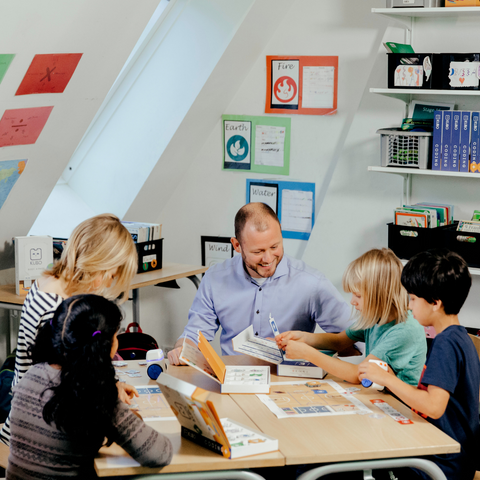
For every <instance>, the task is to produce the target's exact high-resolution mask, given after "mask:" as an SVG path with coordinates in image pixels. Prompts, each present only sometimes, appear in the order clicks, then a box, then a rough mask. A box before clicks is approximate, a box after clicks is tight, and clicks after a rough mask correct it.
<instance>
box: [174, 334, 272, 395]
mask: <svg viewBox="0 0 480 480" xmlns="http://www.w3.org/2000/svg"><path fill="white" fill-rule="evenodd" d="M180 360H181V361H182V362H184V363H186V364H187V365H190V366H191V367H193V368H195V369H196V370H198V371H200V372H202V373H203V374H205V375H207V376H209V377H210V378H211V379H213V380H215V382H217V383H219V384H220V392H221V393H270V367H267V366H260V365H225V363H223V361H222V359H221V358H220V357H219V356H218V355H217V353H216V352H215V350H214V349H213V347H212V346H211V345H210V343H208V340H207V339H206V338H205V337H204V336H203V334H202V332H200V331H199V332H198V349H196V348H195V347H192V346H191V345H189V344H188V343H187V342H185V341H184V342H183V349H182V353H181V354H180Z"/></svg>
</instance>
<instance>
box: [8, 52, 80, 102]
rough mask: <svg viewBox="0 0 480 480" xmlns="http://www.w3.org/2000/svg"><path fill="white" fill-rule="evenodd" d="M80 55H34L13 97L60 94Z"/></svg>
mask: <svg viewBox="0 0 480 480" xmlns="http://www.w3.org/2000/svg"><path fill="white" fill-rule="evenodd" d="M82 55H83V54H82V53H59V54H48V55H35V57H34V58H33V60H32V63H31V64H30V66H29V67H28V70H27V73H26V74H25V76H24V77H23V80H22V83H21V84H20V86H19V87H18V90H17V93H16V94H15V95H31V94H34V93H62V92H63V91H64V90H65V87H66V86H67V84H68V82H69V81H70V79H71V78H72V75H73V72H74V71H75V69H76V68H77V65H78V62H79V61H80V58H81V57H82Z"/></svg>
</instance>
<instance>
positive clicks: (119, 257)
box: [45, 213, 138, 303]
mask: <svg viewBox="0 0 480 480" xmlns="http://www.w3.org/2000/svg"><path fill="white" fill-rule="evenodd" d="M115 268H117V269H118V270H117V273H116V275H115V278H114V280H113V283H112V285H111V286H110V287H108V283H109V282H110V281H111V277H110V275H109V272H110V271H111V270H113V269H115ZM137 268H138V255H137V250H136V248H135V244H134V243H133V240H132V236H131V235H130V233H129V232H128V230H127V229H126V228H125V227H124V226H123V225H122V223H121V222H120V219H119V218H118V217H116V216H115V215H112V214H110V213H104V214H101V215H97V216H95V217H92V218H89V219H88V220H85V221H84V222H82V223H81V224H80V225H78V226H77V227H76V228H75V230H74V231H73V232H72V235H71V236H70V238H69V239H68V242H67V245H66V246H65V249H64V250H63V252H62V257H61V258H60V260H59V261H58V262H57V263H56V264H55V265H54V266H53V268H52V269H51V270H47V271H46V272H45V275H47V276H53V277H55V278H62V279H63V281H64V282H65V293H67V294H68V295H69V296H72V295H76V294H80V293H96V294H98V295H103V296H104V297H106V298H108V299H109V300H115V299H116V298H118V297H119V296H120V295H121V296H122V297H121V299H120V303H123V302H124V301H125V300H127V299H128V290H129V288H130V284H131V282H132V279H133V277H134V276H135V273H136V271H137ZM99 275H100V276H101V283H100V286H99V287H98V288H94V282H95V280H97V281H98V277H99Z"/></svg>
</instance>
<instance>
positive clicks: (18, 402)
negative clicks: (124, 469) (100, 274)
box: [7, 295, 172, 480]
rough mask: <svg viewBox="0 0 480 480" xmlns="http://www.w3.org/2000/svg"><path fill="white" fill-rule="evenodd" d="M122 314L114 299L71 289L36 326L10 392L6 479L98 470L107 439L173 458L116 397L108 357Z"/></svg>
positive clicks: (142, 458) (138, 454)
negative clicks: (27, 361)
mask: <svg viewBox="0 0 480 480" xmlns="http://www.w3.org/2000/svg"><path fill="white" fill-rule="evenodd" d="M121 320H122V315H121V312H120V310H119V308H118V307H117V306H116V305H115V304H114V303H113V302H111V301H109V300H107V299H105V298H103V297H100V296H97V295H76V296H73V297H70V298H68V299H67V300H65V301H63V302H62V303H61V304H60V306H59V307H58V309H57V310H56V312H55V314H54V316H53V318H52V320H51V321H49V322H47V323H45V325H44V326H43V327H42V328H41V330H40V331H39V333H38V336H37V339H36V342H35V344H34V345H33V348H32V350H31V352H32V361H33V366H32V367H31V368H30V369H29V370H28V372H27V373H26V374H25V376H24V377H23V378H22V380H21V381H20V382H19V384H18V385H17V386H16V387H15V388H14V391H13V400H12V410H11V414H10V425H11V441H10V456H9V458H8V468H7V479H18V478H21V479H38V478H42V479H45V480H47V479H48V480H50V479H57V478H63V477H79V478H91V477H95V473H94V470H93V459H94V457H95V455H96V454H97V452H98V450H99V448H100V447H101V446H102V444H103V443H104V440H105V438H107V439H108V441H109V442H116V443H117V444H119V445H120V446H122V447H123V448H124V449H125V450H126V451H127V452H128V453H129V454H130V455H131V456H132V457H133V458H134V459H135V460H137V461H138V462H139V463H140V464H142V465H145V466H151V467H154V466H161V465H167V464H168V463H170V461H171V458H172V445H171V443H170V440H169V439H168V438H166V437H164V436H163V435H162V434H160V433H158V432H156V431H155V430H153V429H152V428H151V427H149V426H147V425H145V424H144V423H143V421H142V420H141V419H140V418H138V417H137V416H136V415H135V414H134V413H132V412H131V411H130V410H129V408H128V406H127V405H125V404H124V403H122V402H120V401H119V398H118V390H117V387H116V379H115V370H114V367H113V366H112V362H111V359H112V357H113V356H114V355H115V352H116V350H117V346H118V341H117V330H118V327H119V326H120V322H121Z"/></svg>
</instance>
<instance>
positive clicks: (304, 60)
mask: <svg viewBox="0 0 480 480" xmlns="http://www.w3.org/2000/svg"><path fill="white" fill-rule="evenodd" d="M337 85H338V57H337V56H296V57H291V56H267V86H266V87H267V95H266V103H265V113H289V114H292V113H296V114H301V115H331V114H334V113H336V112H337Z"/></svg>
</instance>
